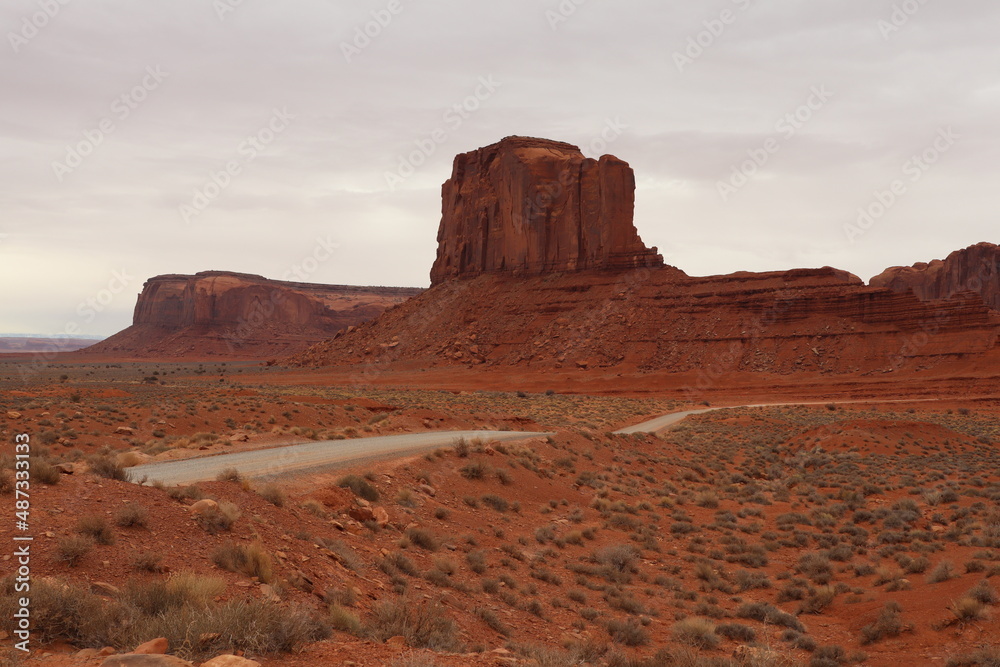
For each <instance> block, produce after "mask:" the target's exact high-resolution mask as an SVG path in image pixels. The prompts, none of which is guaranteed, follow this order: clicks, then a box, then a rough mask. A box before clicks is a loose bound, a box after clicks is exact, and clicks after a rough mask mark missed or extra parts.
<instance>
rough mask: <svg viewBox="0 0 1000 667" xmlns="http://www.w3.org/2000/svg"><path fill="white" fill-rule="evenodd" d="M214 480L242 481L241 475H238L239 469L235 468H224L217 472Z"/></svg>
mask: <svg viewBox="0 0 1000 667" xmlns="http://www.w3.org/2000/svg"><path fill="white" fill-rule="evenodd" d="M215 481H217V482H242V481H243V476H242V475H240V471H239V470H237V469H236V468H226V469H225V470H222V471H220V472H219V474H218V475H216V476H215Z"/></svg>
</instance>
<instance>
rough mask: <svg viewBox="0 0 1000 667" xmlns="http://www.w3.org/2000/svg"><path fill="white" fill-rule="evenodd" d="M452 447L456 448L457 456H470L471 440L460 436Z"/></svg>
mask: <svg viewBox="0 0 1000 667" xmlns="http://www.w3.org/2000/svg"><path fill="white" fill-rule="evenodd" d="M452 449H453V450H454V452H455V455H456V456H458V457H459V458H463V459H464V458H467V457H468V456H469V450H470V449H471V447H469V442H468V441H467V440H466V439H465V438H459V439H457V440H456V441H455V444H454V445H453V446H452Z"/></svg>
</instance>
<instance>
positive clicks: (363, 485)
mask: <svg viewBox="0 0 1000 667" xmlns="http://www.w3.org/2000/svg"><path fill="white" fill-rule="evenodd" d="M337 486H340V487H343V488H345V489H350V490H351V491H353V492H354V495H356V496H358V497H359V498H364V499H365V500H367V501H369V502H376V501H377V500H378V499H379V493H378V489H376V488H375V487H374V486H372V484H371V482H369V481H368V480H366V479H365V478H363V477H359V476H357V475H347V476H346V477H341V478H340V480H338V481H337Z"/></svg>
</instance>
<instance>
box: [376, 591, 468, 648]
mask: <svg viewBox="0 0 1000 667" xmlns="http://www.w3.org/2000/svg"><path fill="white" fill-rule="evenodd" d="M364 634H366V635H367V636H369V637H371V638H372V639H375V640H377V641H385V640H386V639H389V638H390V637H397V636H401V637H405V638H406V644H407V646H411V647H413V648H429V649H432V650H435V651H451V652H459V651H460V649H461V644H460V642H459V639H458V629H457V628H456V626H455V623H454V622H453V621H452V620H451V619H450V618H448V616H447V615H446V614H445V612H444V609H443V607H442V606H441V604H440V603H437V602H424V603H419V604H418V603H415V602H414V601H413V600H407V599H405V598H395V599H391V600H383V601H381V602H379V603H377V604H376V605H375V607H374V608H373V609H372V613H371V618H370V619H369V620H368V622H367V623H365V625H364Z"/></svg>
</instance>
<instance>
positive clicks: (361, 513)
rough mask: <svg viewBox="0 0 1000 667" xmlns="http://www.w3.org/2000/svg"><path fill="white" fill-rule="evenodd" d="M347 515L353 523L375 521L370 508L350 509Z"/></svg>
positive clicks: (373, 513)
mask: <svg viewBox="0 0 1000 667" xmlns="http://www.w3.org/2000/svg"><path fill="white" fill-rule="evenodd" d="M347 514H348V516H350V517H351V518H352V519H354V520H355V521H360V522H361V523H364V522H365V521H373V520H374V519H375V512H374V511H372V508H371V507H352V508H351V509H349V510H348V511H347Z"/></svg>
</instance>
